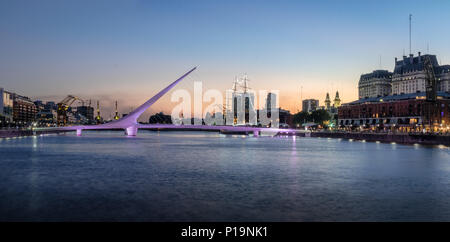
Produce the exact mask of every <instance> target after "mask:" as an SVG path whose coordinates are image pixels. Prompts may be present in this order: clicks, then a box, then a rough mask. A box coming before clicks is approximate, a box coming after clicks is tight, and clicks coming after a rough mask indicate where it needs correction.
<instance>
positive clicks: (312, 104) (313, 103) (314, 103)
mask: <svg viewBox="0 0 450 242" xmlns="http://www.w3.org/2000/svg"><path fill="white" fill-rule="evenodd" d="M318 107H319V100H317V99H305V100H303V102H302V111H303V112H308V113H309V112H312V111H315V110H316V109H317V108H318Z"/></svg>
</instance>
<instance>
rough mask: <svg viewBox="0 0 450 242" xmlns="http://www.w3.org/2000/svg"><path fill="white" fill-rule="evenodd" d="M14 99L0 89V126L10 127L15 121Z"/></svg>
mask: <svg viewBox="0 0 450 242" xmlns="http://www.w3.org/2000/svg"><path fill="white" fill-rule="evenodd" d="M13 105H14V102H13V97H12V95H11V93H10V92H8V91H6V90H4V89H3V88H0V126H8V125H9V124H10V123H11V122H12V121H13Z"/></svg>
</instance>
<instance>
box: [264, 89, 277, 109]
mask: <svg viewBox="0 0 450 242" xmlns="http://www.w3.org/2000/svg"><path fill="white" fill-rule="evenodd" d="M272 100H273V101H274V102H273V103H272ZM272 107H273V108H277V107H278V103H277V95H276V94H275V93H272V92H269V93H268V94H267V98H266V109H267V111H268V112H270V109H271V108H272Z"/></svg>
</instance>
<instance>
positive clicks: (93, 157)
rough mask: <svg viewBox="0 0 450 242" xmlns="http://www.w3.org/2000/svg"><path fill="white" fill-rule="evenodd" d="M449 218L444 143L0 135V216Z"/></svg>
mask: <svg viewBox="0 0 450 242" xmlns="http://www.w3.org/2000/svg"><path fill="white" fill-rule="evenodd" d="M442 220H444V221H450V149H449V148H446V147H425V146H420V145H400V144H384V143H369V142H361V141H353V142H352V141H347V140H341V139H328V138H300V137H274V138H273V137H258V138H255V137H251V136H240V135H233V136H231V135H228V136H225V135H221V134H219V133H210V132H187V131H185V132H153V131H143V130H141V131H139V133H138V136H137V137H134V138H129V137H126V136H124V134H123V132H113V131H111V132H95V131H92V132H84V133H83V136H81V137H77V136H75V134H74V133H67V134H65V135H48V136H38V137H23V138H15V139H12V138H10V139H0V221H442Z"/></svg>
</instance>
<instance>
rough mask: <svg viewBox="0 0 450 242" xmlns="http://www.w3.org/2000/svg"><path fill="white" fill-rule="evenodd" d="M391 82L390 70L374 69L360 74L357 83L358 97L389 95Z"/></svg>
mask: <svg viewBox="0 0 450 242" xmlns="http://www.w3.org/2000/svg"><path fill="white" fill-rule="evenodd" d="M391 82H392V72H389V71H386V70H375V71H373V72H371V73H367V74H363V75H361V77H360V79H359V83H358V94H359V95H358V96H359V99H362V98H369V97H383V96H388V95H391V91H392V90H391V87H392V83H391Z"/></svg>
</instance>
